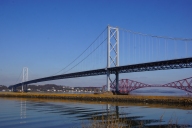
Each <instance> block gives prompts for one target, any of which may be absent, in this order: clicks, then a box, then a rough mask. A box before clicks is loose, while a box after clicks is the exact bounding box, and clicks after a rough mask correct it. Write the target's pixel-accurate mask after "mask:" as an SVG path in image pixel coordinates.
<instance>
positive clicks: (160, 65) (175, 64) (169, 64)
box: [9, 57, 192, 88]
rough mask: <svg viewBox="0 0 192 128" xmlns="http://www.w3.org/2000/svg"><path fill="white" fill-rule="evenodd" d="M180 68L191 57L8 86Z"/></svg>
mask: <svg viewBox="0 0 192 128" xmlns="http://www.w3.org/2000/svg"><path fill="white" fill-rule="evenodd" d="M181 68H192V57H189V58H182V59H174V60H165V61H156V62H149V63H142V64H133V65H125V66H119V67H111V68H108V69H105V68H103V69H96V70H89V71H82V72H76V73H69V74H62V75H55V76H49V77H44V78H39V79H34V80H30V81H26V82H23V83H18V84H15V85H11V86H9V88H12V87H18V86H21V85H27V84H31V83H37V82H44V81H51V80H59V79H67V78H76V77H86V76H96V75H106V74H107V70H109V72H110V74H115V73H116V72H119V73H131V72H143V71H155V70H168V69H181Z"/></svg>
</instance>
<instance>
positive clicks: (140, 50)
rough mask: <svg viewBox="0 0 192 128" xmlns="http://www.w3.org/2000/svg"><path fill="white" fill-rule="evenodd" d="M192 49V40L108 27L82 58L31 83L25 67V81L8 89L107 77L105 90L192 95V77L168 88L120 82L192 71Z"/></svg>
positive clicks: (82, 54)
mask: <svg viewBox="0 0 192 128" xmlns="http://www.w3.org/2000/svg"><path fill="white" fill-rule="evenodd" d="M191 48H192V39H188V38H173V37H164V36H155V35H149V34H143V33H138V32H133V31H130V30H127V29H123V28H118V27H111V26H108V27H107V28H105V29H104V30H103V31H102V32H101V33H100V34H99V36H98V37H97V38H96V39H95V40H94V41H93V42H92V43H91V44H90V45H89V46H88V47H87V48H86V49H85V50H84V51H83V52H82V53H81V54H79V56H77V57H76V58H75V59H74V60H73V61H72V62H71V63H69V64H68V65H67V66H66V67H64V68H63V69H62V70H60V71H58V72H57V73H56V74H54V75H51V76H48V77H43V78H37V79H33V80H28V68H24V69H23V79H22V82H21V83H18V84H15V85H11V86H9V88H10V89H12V90H13V91H15V90H16V88H17V87H19V86H22V91H24V88H25V90H26V89H27V85H28V84H32V83H37V82H45V81H51V80H59V79H67V78H76V77H87V76H97V75H106V76H107V80H106V86H105V88H106V91H111V90H113V91H115V92H119V91H120V92H124V93H129V92H130V91H133V90H135V89H139V88H144V87H172V88H177V89H181V90H185V91H188V92H192V80H191V78H190V79H188V78H187V79H185V80H184V81H185V82H183V83H187V84H183V83H182V82H177V83H175V82H173V84H165V85H148V84H143V83H140V82H133V81H132V82H130V80H128V79H127V80H119V74H120V73H131V72H143V71H157V70H169V69H182V68H192V51H191ZM120 55H121V56H120ZM120 57H121V58H120ZM120 63H121V65H120ZM113 76H115V79H114V80H113V79H112V78H113ZM188 80H189V81H188ZM133 83H134V84H133ZM178 83H179V84H178Z"/></svg>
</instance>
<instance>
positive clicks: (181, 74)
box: [0, 0, 192, 86]
mask: <svg viewBox="0 0 192 128" xmlns="http://www.w3.org/2000/svg"><path fill="white" fill-rule="evenodd" d="M191 12H192V1H191V0H161V1H160V0H145V1H144V0H0V85H6V86H9V85H13V84H16V83H19V82H21V72H22V68H23V67H28V68H29V80H32V79H36V78H41V77H46V76H51V75H53V74H55V73H57V72H58V71H60V70H61V69H63V68H64V67H65V66H66V65H68V64H69V63H70V62H71V61H73V60H74V59H75V58H76V57H77V56H78V55H79V54H80V53H82V51H84V50H85V48H87V47H88V46H89V45H90V44H91V43H92V42H93V41H94V39H95V38H96V37H97V36H98V35H99V34H100V33H101V32H102V31H103V30H104V29H105V28H106V27H107V25H111V26H118V27H120V28H125V29H128V30H133V31H136V32H142V33H146V34H152V35H159V36H169V37H178V38H192V15H191ZM191 76H192V70H191V69H177V70H167V71H153V72H141V73H129V74H121V75H120V79H121V78H129V79H132V80H136V81H140V82H144V83H149V84H163V83H168V82H173V81H176V80H180V79H184V78H188V77H191ZM47 83H53V84H59V85H68V86H102V85H105V84H106V76H95V77H86V78H75V79H66V80H58V81H49V82H44V83H38V84H47Z"/></svg>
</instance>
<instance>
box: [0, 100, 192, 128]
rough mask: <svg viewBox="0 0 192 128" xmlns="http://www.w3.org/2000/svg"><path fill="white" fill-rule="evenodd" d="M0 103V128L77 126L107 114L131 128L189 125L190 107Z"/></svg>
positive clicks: (21, 101)
mask: <svg viewBox="0 0 192 128" xmlns="http://www.w3.org/2000/svg"><path fill="white" fill-rule="evenodd" d="M0 103H1V105H0V128H26V127H27V128H40V127H41V128H49V127H54V128H57V127H58V128H60V127H63V128H68V127H69V128H70V127H79V128H80V127H83V126H85V125H87V124H91V123H92V121H93V119H94V120H98V121H100V120H101V119H102V118H107V117H109V116H110V115H111V117H112V116H113V117H114V118H120V119H123V120H126V121H127V122H131V123H132V126H134V127H138V126H140V125H141V124H142V125H143V126H144V127H159V125H160V124H161V125H168V124H177V125H178V126H185V127H192V106H177V107H176V106H175V105H150V104H147V103H140V104H134V103H127V104H122V103H118V104H117V103H116V104H113V103H102V102H98V103H96V102H87V103H85V102H84V103H83V102H78V101H76V102H74V101H71V102H70V101H64V100H42V99H20V98H14V99H12V98H0ZM107 115H108V116H107ZM160 119H162V120H161V121H160ZM123 122H124V125H125V126H126V125H127V123H125V121H123Z"/></svg>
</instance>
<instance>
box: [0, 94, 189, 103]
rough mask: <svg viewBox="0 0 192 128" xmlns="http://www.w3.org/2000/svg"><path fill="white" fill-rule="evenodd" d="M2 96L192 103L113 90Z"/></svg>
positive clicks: (166, 97)
mask: <svg viewBox="0 0 192 128" xmlns="http://www.w3.org/2000/svg"><path fill="white" fill-rule="evenodd" d="M0 97H15V98H17V97H18V98H42V99H65V100H79V101H101V102H108V101H110V102H145V103H171V104H182V105H188V104H190V105H192V97H181V96H144V95H113V94H112V93H111V92H108V93H101V94H64V93H33V92H28V93H20V92H0Z"/></svg>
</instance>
